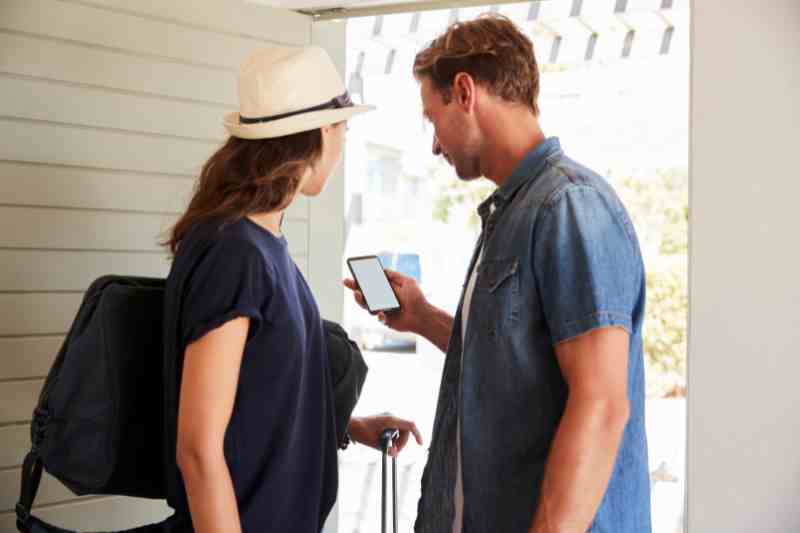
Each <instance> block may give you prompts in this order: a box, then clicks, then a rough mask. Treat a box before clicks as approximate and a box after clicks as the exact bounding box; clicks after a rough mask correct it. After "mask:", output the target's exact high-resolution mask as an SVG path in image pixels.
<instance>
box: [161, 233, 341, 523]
mask: <svg viewBox="0 0 800 533" xmlns="http://www.w3.org/2000/svg"><path fill="white" fill-rule="evenodd" d="M179 287H180V289H179ZM178 290H180V292H181V294H178V295H176V294H172V295H171V296H172V297H173V298H177V299H178V300H179V301H180V306H179V307H180V312H179V314H180V316H179V317H178V320H177V323H178V329H179V331H178V332H177V338H178V344H179V346H180V348H181V349H180V350H179V352H180V353H179V354H178V357H180V358H182V357H183V355H184V352H185V348H186V346H188V345H189V344H190V343H192V342H194V341H196V340H198V339H200V338H201V337H203V336H204V335H205V334H207V333H208V332H209V331H211V330H213V329H215V328H217V327H219V326H221V325H223V324H225V323H226V322H228V321H229V320H231V319H233V318H236V317H242V316H245V317H248V318H249V319H250V327H249V331H248V335H247V341H246V344H245V348H244V354H243V357H242V363H241V369H240V374H239V382H238V386H237V391H236V399H235V402H234V407H233V413H232V416H231V419H230V422H229V425H228V429H227V432H226V435H225V459H226V462H227V464H228V468H229V470H230V474H231V479H232V481H233V486H234V490H235V493H236V501H237V503H238V507H239V515H240V519H241V523H242V529H243V531H244V532H245V533H249V532H252V533H255V532H258V533H268V532H276V533H277V532H282V533H283V532H297V533H318V532H319V531H320V530H321V529H322V526H323V524H324V520H325V518H326V516H327V514H328V513H329V512H330V509H331V508H332V506H333V502H334V501H335V498H336V486H337V481H338V480H337V475H338V474H337V464H336V449H337V447H336V433H335V428H334V423H335V422H334V407H333V395H332V388H331V380H330V376H329V371H328V362H327V351H326V346H325V341H324V335H323V329H322V320H321V318H320V315H319V311H318V308H317V305H316V302H315V301H314V298H313V296H312V294H311V291H310V289H309V287H308V285H307V283H306V281H305V279H304V277H303V275H302V273H301V272H300V271H299V269H298V268H297V266H296V265H295V263H294V261H293V260H292V258H291V257H290V255H289V252H288V246H287V241H286V239H285V238H283V237H276V236H275V235H273V234H272V233H270V232H269V231H267V230H265V229H264V228H262V227H261V226H258V225H257V224H255V223H254V222H252V221H250V220H249V219H247V218H243V219H240V220H239V221H237V222H233V223H228V224H224V225H221V224H219V223H206V224H202V225H199V226H197V227H196V228H194V229H193V230H192V231H191V232H190V233H189V234H188V235H187V236H186V238H184V240H183V241H182V242H181V244H180V247H179V249H178V252H177V254H176V257H175V260H174V263H173V265H172V270H171V272H170V275H169V278H168V280H167V293H168V299H169V298H170V291H172V292H173V293H174V292H175V291H178ZM181 366H182V365H181Z"/></svg>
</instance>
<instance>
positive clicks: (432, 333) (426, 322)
mask: <svg viewBox="0 0 800 533" xmlns="http://www.w3.org/2000/svg"><path fill="white" fill-rule="evenodd" d="M452 331H453V317H452V316H450V315H449V314H447V313H446V312H444V311H443V310H441V309H439V308H438V307H435V306H433V305H430V304H426V306H425V312H424V313H422V314H421V316H419V317H418V324H417V327H416V331H415V333H417V334H418V335H422V336H423V337H425V338H426V339H428V340H429V341H430V342H432V343H433V344H434V345H436V347H437V348H439V349H440V350H441V351H443V352H446V351H447V343H448V342H450V333H451V332H452Z"/></svg>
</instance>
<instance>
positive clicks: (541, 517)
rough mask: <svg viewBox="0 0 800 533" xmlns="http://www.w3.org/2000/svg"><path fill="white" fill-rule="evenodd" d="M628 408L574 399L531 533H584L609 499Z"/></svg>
mask: <svg viewBox="0 0 800 533" xmlns="http://www.w3.org/2000/svg"><path fill="white" fill-rule="evenodd" d="M627 419H628V405H627V403H626V402H625V403H622V404H620V402H617V403H614V402H602V401H590V400H587V399H581V398H576V397H574V396H572V395H571V396H570V399H569V400H568V401H567V408H566V410H565V412H564V416H563V417H562V419H561V423H560V424H559V427H558V431H557V433H556V437H555V439H554V440H553V445H552V447H551V449H550V454H549V456H548V459H547V467H546V469H545V476H544V481H543V482H542V490H541V494H540V497H539V506H538V510H537V512H536V516H535V517H534V521H533V524H532V526H531V530H530V531H531V533H585V532H586V530H587V529H588V528H589V526H590V524H591V522H592V520H593V519H594V516H595V514H596V513H597V509H598V507H599V506H600V502H601V500H602V498H603V495H604V494H605V491H606V488H607V486H608V481H609V479H610V477H611V472H612V470H613V468H614V461H615V459H616V456H617V451H618V449H619V444H620V441H621V439H622V433H623V431H624V428H625V423H626V422H627Z"/></svg>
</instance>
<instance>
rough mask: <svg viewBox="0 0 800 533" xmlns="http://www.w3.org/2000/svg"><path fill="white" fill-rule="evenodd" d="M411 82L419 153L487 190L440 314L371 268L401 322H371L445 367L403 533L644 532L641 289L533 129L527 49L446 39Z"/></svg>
mask: <svg viewBox="0 0 800 533" xmlns="http://www.w3.org/2000/svg"><path fill="white" fill-rule="evenodd" d="M414 74H415V76H416V78H417V80H418V81H419V82H420V92H421V97H422V104H423V108H424V114H425V116H426V118H427V119H429V120H430V121H431V123H432V124H433V126H434V128H435V133H434V141H433V152H434V154H440V155H442V156H443V157H444V158H445V159H446V160H447V161H448V162H449V163H450V164H451V165H452V166H453V167H454V168H455V171H456V173H457V174H458V177H459V178H460V179H462V180H473V179H477V178H479V177H485V178H487V179H489V180H491V181H493V182H494V183H495V184H497V186H498V188H497V190H496V191H495V192H494V193H493V194H492V195H491V196H490V197H489V198H488V199H487V200H486V201H484V202H483V203H482V204H481V206H480V207H479V209H478V212H479V214H480V216H481V220H482V232H481V237H480V239H479V241H478V244H477V247H476V250H475V253H474V255H473V259H472V262H471V265H470V268H469V272H468V275H467V279H466V283H465V289H464V292H463V295H462V299H461V302H460V304H459V307H458V311H457V312H456V315H455V317H451V316H449V315H448V314H447V313H445V312H444V311H442V310H440V309H436V308H434V307H433V306H431V305H430V304H429V303H428V302H427V301H426V300H425V298H424V297H423V295H422V293H421V292H420V290H419V288H418V287H417V285H416V283H415V282H414V280H413V279H411V278H408V277H405V276H402V275H400V274H398V273H395V272H388V275H389V276H390V281H391V282H392V284H393V285H394V288H395V290H396V292H397V295H398V298H399V300H400V302H401V306H402V309H401V311H399V312H398V313H396V314H393V315H382V316H380V319H381V320H382V321H384V322H385V323H386V324H387V325H388V326H390V327H392V328H394V329H397V330H400V331H412V332H415V333H418V334H420V335H422V336H424V337H425V338H427V339H429V340H430V341H431V342H433V343H434V344H435V345H437V346H438V347H439V348H440V349H442V350H443V351H445V352H446V354H447V356H446V361H445V367H444V375H443V378H442V385H441V390H440V395H439V403H438V407H437V412H436V421H435V423H434V433H433V438H432V443H431V448H430V456H429V460H428V464H427V466H426V468H425V472H424V474H423V479H422V497H421V500H420V503H419V513H418V518H417V523H416V526H415V529H416V531H418V532H424V533H442V532H447V533H449V532H451V531H452V532H454V533H460V532H462V531H464V532H467V533H483V532H501V533H512V532H525V531H529V532H535V533H542V532H547V533H556V532H557V533H566V532H569V533H577V532H585V531H591V532H603V533H606V532H609V533H610V532H613V533H634V532H636V533H641V532H649V531H650V503H649V498H650V496H649V478H648V470H647V443H646V437H645V426H644V368H643V364H644V363H643V355H642V321H643V316H644V302H645V278H644V267H643V263H642V258H641V254H640V250H639V245H638V242H637V238H636V235H635V232H634V229H633V226H632V224H631V222H630V220H629V218H628V215H627V213H626V212H625V209H624V207H623V206H622V204H621V203H620V201H619V199H618V198H617V196H616V194H615V193H614V191H613V190H612V188H611V187H610V186H609V185H608V183H607V182H606V181H605V180H604V179H603V178H601V177H600V176H598V175H597V174H595V173H594V172H592V171H591V170H589V169H587V168H585V167H583V166H581V165H579V164H578V163H576V162H574V161H572V160H571V159H569V158H568V157H566V156H565V155H564V153H563V152H562V150H561V147H560V145H559V142H558V140H557V139H555V138H545V137H544V135H543V134H542V131H541V129H540V127H539V121H538V114H539V109H538V106H537V97H538V93H539V76H538V69H537V65H536V59H535V56H534V53H533V46H532V44H531V42H530V40H529V39H528V38H527V37H525V36H524V35H523V34H522V33H521V32H520V31H519V30H518V29H517V28H516V27H515V26H514V25H513V24H512V23H511V22H510V21H509V20H508V19H506V18H504V17H501V16H488V17H482V18H479V19H477V20H474V21H471V22H466V23H462V24H456V25H454V26H451V27H450V28H449V29H448V30H447V32H446V33H445V34H444V35H442V36H441V37H439V38H438V39H436V40H434V41H433V42H432V43H431V44H430V45H429V46H428V48H427V49H425V50H422V51H421V52H420V53H419V54H418V55H417V57H416V59H415V63H414ZM345 285H346V286H348V287H349V288H350V289H352V290H354V291H356V286H355V284H354V283H353V282H352V280H346V281H345ZM355 297H356V300H358V301H359V303H363V298H362V296H361V294H360V293H358V292H357V291H356V293H355Z"/></svg>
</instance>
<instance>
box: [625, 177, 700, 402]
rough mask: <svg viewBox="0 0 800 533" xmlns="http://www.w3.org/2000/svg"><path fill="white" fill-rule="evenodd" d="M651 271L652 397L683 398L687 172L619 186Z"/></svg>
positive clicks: (647, 341) (647, 347)
mask: <svg viewBox="0 0 800 533" xmlns="http://www.w3.org/2000/svg"><path fill="white" fill-rule="evenodd" d="M615 186H616V189H617V191H618V192H619V195H620V198H621V199H622V201H623V203H624V204H625V206H626V208H627V209H628V212H629V214H630V216H631V219H632V220H633V224H634V226H635V227H636V231H637V233H638V235H639V238H640V240H641V242H642V248H643V251H644V259H645V268H646V270H647V307H646V313H645V328H644V351H645V357H646V362H647V383H648V393H649V394H650V395H653V396H664V395H670V396H674V395H684V394H685V390H686V352H687V337H686V327H687V314H688V303H689V301H688V291H687V287H688V243H689V240H688V230H689V197H688V190H689V181H688V174H687V172H686V170H684V169H679V170H670V171H663V172H659V173H656V174H655V175H653V176H649V177H646V178H641V177H636V178H634V177H625V178H623V179H619V180H615Z"/></svg>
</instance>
